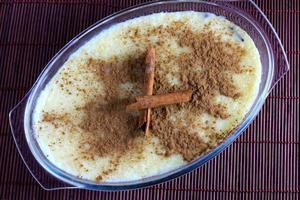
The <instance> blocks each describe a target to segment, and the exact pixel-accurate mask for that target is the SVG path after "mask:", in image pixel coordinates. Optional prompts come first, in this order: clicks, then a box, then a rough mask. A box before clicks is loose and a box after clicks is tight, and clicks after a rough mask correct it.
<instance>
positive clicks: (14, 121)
mask: <svg viewBox="0 0 300 200" xmlns="http://www.w3.org/2000/svg"><path fill="white" fill-rule="evenodd" d="M241 8H242V9H241ZM190 10H192V11H199V12H210V13H214V14H216V15H222V16H224V17H226V18H227V19H228V20H229V21H232V22H233V23H235V24H236V25H238V26H240V27H241V28H242V29H244V30H245V31H246V32H247V33H248V34H249V35H250V36H251V38H252V39H253V41H254V42H255V44H256V47H257V49H258V51H259V54H260V59H261V63H262V77H261V83H260V87H259V93H258V96H257V98H256V100H255V102H254V104H253V105H252V107H251V109H250V110H249V112H248V113H247V115H246V116H245V118H244V120H243V122H242V123H241V124H239V126H237V127H236V129H235V131H234V132H233V133H232V134H231V135H229V136H228V138H227V139H226V140H224V141H223V142H222V143H221V144H220V145H219V146H217V147H216V148H215V149H213V150H212V151H210V152H209V153H207V154H206V155H204V156H201V157H199V158H198V159H196V160H194V161H193V162H190V163H189V164H187V165H185V166H182V167H180V168H177V169H175V170H172V171H169V172H166V173H163V174H159V175H155V176H151V177H147V178H144V179H140V180H136V181H128V182H113V183H106V182H102V183H97V182H93V181H89V180H84V179H81V178H79V177H76V176H73V175H70V174H68V173H66V172H64V171H63V170H61V169H59V168H57V167H56V166H55V165H54V164H53V163H51V162H50V161H49V160H48V159H47V158H46V156H45V155H44V154H43V152H42V151H41V149H40V147H39V145H38V143H37V141H36V139H35V136H34V130H33V126H32V114H33V110H34V108H35V105H36V101H37V99H38V97H39V94H40V93H41V91H42V90H43V89H44V87H45V86H46V84H47V83H48V82H49V81H50V80H51V78H52V77H53V76H54V75H55V74H56V72H57V71H58V70H59V68H60V67H61V66H62V65H63V64H64V63H65V62H66V61H67V60H68V58H69V56H70V55H71V54H72V53H73V52H74V51H76V50H77V49H78V48H79V47H81V46H82V45H83V44H85V43H86V42H87V41H89V40H90V39H91V38H92V37H94V36H95V35H97V34H99V33H100V32H101V31H103V30H105V29H107V28H109V27H111V26H112V25H114V24H117V23H120V22H124V21H126V20H128V19H133V18H135V17H139V16H145V15H149V14H152V13H159V12H175V11H190ZM250 14H251V15H250ZM288 69H289V66H288V61H287V58H286V54H285V52H284V49H283V47H282V45H281V43H280V40H279V38H278V36H277V34H276V32H275V31H274V29H273V27H272V26H271V24H270V22H269V21H268V19H267V18H266V17H265V15H264V14H263V13H262V11H261V10H260V9H259V8H258V7H257V6H256V5H255V4H254V3H253V2H252V1H211V2H207V1H166V2H165V1H158V2H153V3H146V4H142V5H139V6H135V7H131V8H128V9H126V10H123V11H121V12H118V13H116V14H114V15H111V16H109V17H107V18H105V19H103V20H101V21H99V22H97V23H96V24H94V25H92V26H91V27H89V28H88V29H86V30H85V31H83V32H82V33H80V34H79V35H78V36H77V37H75V38H74V39H73V40H71V41H70V42H69V43H68V44H67V45H65V46H64V47H63V48H62V49H61V50H60V51H59V52H58V53H57V54H56V55H55V56H54V57H53V58H52V59H51V61H50V62H49V63H48V64H47V66H46V67H45V69H44V70H43V72H42V73H41V75H40V76H39V78H38V79H37V81H36V82H35V84H34V85H33V87H32V88H31V90H30V91H29V92H28V93H27V94H26V96H25V97H24V98H23V99H22V100H21V102H20V103H19V104H18V105H17V106H16V107H15V108H14V109H13V110H11V112H10V116H9V119H10V126H11V129H12V133H13V136H14V139H15V143H16V145H17V148H18V150H19V153H20V155H21V157H22V159H23V161H24V163H25V164H26V166H27V168H28V169H29V171H30V172H31V174H32V176H33V177H34V178H35V179H36V180H37V181H38V182H39V184H40V185H41V186H42V187H43V188H44V189H47V190H51V189H60V188H86V189H92V190H125V189H134V188H141V187H145V186H150V185H153V184H157V183H161V182H164V181H167V180H170V179H173V178H176V177H178V176H181V175H183V174H185V173H188V172H190V171H192V170H194V169H195V168H197V167H199V166H201V165H203V164H204V163H206V162H207V161H209V160H210V159H212V158H213V157H215V156H217V155H218V154H219V153H220V152H221V151H223V150H224V149H225V148H226V147H228V146H229V145H230V144H231V143H232V142H233V141H234V140H235V139H236V138H237V137H238V136H239V135H241V134H242V133H243V131H244V130H245V129H246V128H247V127H248V125H249V124H250V123H251V122H252V121H253V119H254V118H255V116H256V115H257V114H258V112H259V110H260V108H261V107H262V105H263V103H264V101H265V99H266V97H267V95H268V94H269V92H270V90H271V89H272V87H273V86H274V85H275V84H276V82H277V81H278V80H279V79H280V78H281V77H282V76H283V75H284V74H285V73H286V72H287V71H288Z"/></svg>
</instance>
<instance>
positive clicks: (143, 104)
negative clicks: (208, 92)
mask: <svg viewBox="0 0 300 200" xmlns="http://www.w3.org/2000/svg"><path fill="white" fill-rule="evenodd" d="M192 93H193V91H192V90H184V91H179V92H173V93H167V94H158V95H146V96H139V97H136V100H137V102H135V103H132V104H129V105H128V106H126V111H134V110H140V109H146V108H156V107H159V106H164V105H171V104H176V103H185V102H188V101H189V100H190V99H191V97H192Z"/></svg>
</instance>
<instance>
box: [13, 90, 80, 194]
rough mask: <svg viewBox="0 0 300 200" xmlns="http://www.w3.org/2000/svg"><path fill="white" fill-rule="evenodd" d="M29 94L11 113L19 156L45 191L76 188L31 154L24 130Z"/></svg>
mask: <svg viewBox="0 0 300 200" xmlns="http://www.w3.org/2000/svg"><path fill="white" fill-rule="evenodd" d="M29 93H30V92H29ZM29 93H28V94H27V95H26V96H25V97H24V98H23V99H22V100H21V101H20V102H19V103H18V104H17V105H16V106H15V107H14V108H13V109H12V110H11V111H10V113H9V124H10V128H11V132H12V135H13V138H14V141H15V143H16V146H17V149H18V151H19V154H20V156H21V158H22V160H23V162H24V164H25V165H26V167H27V169H28V170H29V172H30V173H31V175H32V176H33V178H34V179H35V180H36V181H37V182H38V183H39V184H40V186H41V187H42V188H43V189H45V190H57V189H65V188H75V187H74V186H71V185H68V184H66V183H64V182H61V181H59V180H58V179H56V178H54V177H53V176H52V175H50V174H49V173H48V172H46V170H45V169H44V168H43V167H42V166H41V165H40V164H39V163H38V162H37V161H36V160H35V158H34V156H33V155H32V153H31V150H30V148H29V146H28V144H27V140H26V136H25V129H24V114H25V108H26V103H27V100H28V97H29Z"/></svg>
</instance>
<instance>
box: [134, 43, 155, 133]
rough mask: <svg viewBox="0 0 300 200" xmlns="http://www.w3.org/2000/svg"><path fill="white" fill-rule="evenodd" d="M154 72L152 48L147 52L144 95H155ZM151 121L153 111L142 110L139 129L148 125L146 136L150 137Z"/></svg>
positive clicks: (153, 51)
mask: <svg viewBox="0 0 300 200" xmlns="http://www.w3.org/2000/svg"><path fill="white" fill-rule="evenodd" d="M154 70H155V49H154V48H153V47H150V48H149V49H148V51H147V55H146V58H145V77H144V84H145V86H144V94H145V95H152V94H153V84H154ZM150 119H151V109H150V108H147V110H142V111H141V113H140V117H139V124H138V127H142V126H143V125H144V124H145V123H146V127H145V135H149V127H150Z"/></svg>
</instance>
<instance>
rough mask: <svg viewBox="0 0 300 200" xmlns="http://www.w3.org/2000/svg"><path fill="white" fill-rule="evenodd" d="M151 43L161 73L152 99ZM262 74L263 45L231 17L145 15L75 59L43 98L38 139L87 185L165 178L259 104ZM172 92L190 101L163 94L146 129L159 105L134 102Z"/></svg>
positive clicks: (97, 41) (92, 42) (97, 40)
mask: <svg viewBox="0 0 300 200" xmlns="http://www.w3.org/2000/svg"><path fill="white" fill-rule="evenodd" d="M149 47H151V48H150V49H155V63H154V65H155V69H154V71H153V74H152V75H153V78H154V79H153V81H152V84H153V91H151V92H150V93H151V94H150V93H149V94H146V93H145V66H146V65H147V62H145V60H147V59H146V58H147V56H148V55H149ZM260 78H261V63H260V57H259V53H258V50H257V48H256V47H255V44H254V42H253V40H252V39H251V38H250V37H249V35H248V34H247V33H246V32H245V31H243V30H242V29H241V28H240V27H238V26H237V25H235V24H233V23H232V22H230V21H228V20H226V19H225V18H223V17H221V16H216V15H214V14H211V13H200V12H193V11H186V12H173V13H157V14H152V15H148V16H143V17H138V18H135V19H131V20H128V21H125V22H122V23H119V24H116V25H113V26H112V27H110V28H108V29H107V30H105V31H102V32H101V33H99V34H98V35H97V36H95V37H94V38H92V39H91V40H90V41H88V42H87V43H86V44H84V45H83V46H82V47H80V48H79V49H78V50H77V51H75V52H74V53H73V54H72V55H71V56H70V57H69V58H68V60H67V61H66V62H65V63H64V65H63V66H62V67H61V68H60V70H59V71H58V72H57V74H56V75H55V76H54V77H53V78H52V80H51V81H50V82H49V83H48V84H47V85H46V87H45V88H44V90H43V91H42V93H41V94H40V97H39V99H38V102H37V105H36V107H35V111H34V115H33V116H34V117H33V124H34V128H35V136H36V138H37V141H38V143H39V146H40V148H41V150H42V151H43V153H44V154H45V155H46V157H47V158H48V159H49V160H50V161H51V162H52V163H53V164H55V165H56V166H57V167H59V168H60V169H62V170H64V171H66V172H68V173H70V174H73V175H75V176H78V177H81V178H83V179H88V180H94V181H105V182H113V181H129V180H137V179H141V178H144V177H149V176H153V175H157V174H160V173H163V172H166V171H169V170H172V169H175V168H178V167H179V166H182V165H185V164H186V163H188V162H191V161H192V160H194V159H196V158H198V157H199V156H201V155H203V154H205V153H207V152H208V151H209V150H211V149H213V148H214V147H216V146H217V145H218V144H219V143H220V142H222V141H223V140H224V139H225V138H226V137H227V136H228V135H229V134H230V133H232V131H233V130H234V129H235V127H236V126H237V125H238V124H239V123H241V121H242V120H243V119H244V117H245V115H246V114H247V112H248V111H249V109H250V107H251V106H252V104H253V102H254V101H255V98H256V96H257V93H258V89H259V84H260ZM172 94H179V95H183V96H184V97H188V98H187V100H185V101H183V100H182V101H178V102H175V101H174V102H173V103H169V104H166V99H168V100H170V99H171V100H174V97H168V96H167V97H166V96H163V97H164V98H162V99H163V101H164V102H163V103H164V104H162V105H159V106H157V107H151V112H150V113H151V116H150V118H151V120H147V122H149V121H150V123H149V125H148V131H147V132H146V133H145V131H144V130H143V128H142V127H140V116H142V115H143V114H142V113H148V110H149V109H150V108H149V104H147V105H146V107H143V108H142V107H141V106H140V107H139V108H134V109H130V108H129V109H128V106H132V105H134V104H135V103H138V102H139V100H138V99H139V98H142V100H141V101H143V102H145V101H146V100H145V98H148V99H149V98H150V100H149V101H150V102H153V98H157V97H158V96H159V95H172ZM184 94H186V95H184ZM145 95H147V96H145ZM143 105H145V103H144V104H143ZM126 108H127V109H126Z"/></svg>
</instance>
